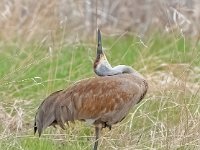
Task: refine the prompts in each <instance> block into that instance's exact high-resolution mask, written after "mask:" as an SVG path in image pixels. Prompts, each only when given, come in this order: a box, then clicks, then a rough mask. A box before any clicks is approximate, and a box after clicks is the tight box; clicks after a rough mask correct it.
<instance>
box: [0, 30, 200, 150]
mask: <svg viewBox="0 0 200 150" xmlns="http://www.w3.org/2000/svg"><path fill="white" fill-rule="evenodd" d="M95 44H96V43H95V42H91V41H86V42H80V41H78V42H77V41H76V40H74V41H72V42H71V43H69V42H65V41H62V42H60V41H58V40H57V41H49V42H43V41H39V40H38V41H37V40H36V41H32V42H28V43H23V42H19V41H13V42H8V43H0V95H1V96H0V149H2V150H18V149H19V150H68V149H91V148H92V146H93V142H94V140H93V136H94V129H93V128H92V127H90V126H88V125H87V124H85V123H81V122H76V124H70V126H69V127H67V130H66V131H63V130H61V129H60V128H56V129H55V128H53V127H51V128H48V129H47V130H45V132H44V134H43V135H42V137H41V138H38V136H37V135H36V136H34V135H33V121H34V115H35V112H36V110H37V108H38V106H39V104H40V103H41V102H42V100H43V99H44V98H45V97H47V96H48V95H49V94H50V93H52V92H53V91H56V90H59V89H63V88H67V87H68V86H69V85H70V84H72V83H73V82H75V81H78V80H81V79H84V78H88V77H92V76H94V73H93V70H92V63H93V60H94V58H95V49H96V45H95ZM103 44H104V47H105V48H106V54H107V56H108V59H109V60H110V62H111V64H113V65H117V64H126V65H130V66H132V67H133V68H135V69H136V70H138V71H139V72H140V73H141V74H143V75H144V76H145V78H146V79H147V80H148V82H149V91H148V94H147V95H146V97H145V99H144V100H143V101H142V102H141V103H140V104H138V105H137V106H135V107H134V108H133V109H132V110H131V112H130V114H129V115H128V116H127V118H126V119H125V120H124V121H123V122H121V123H119V124H117V125H115V126H114V127H113V129H112V130H111V131H108V130H107V129H106V130H103V132H102V136H101V139H100V149H120V150H121V149H124V150H125V149H126V150H128V149H142V150H143V149H170V150H171V149H178V150H185V149H196V150H198V149H200V134H199V133H200V119H199V118H200V108H199V106H200V102H199V100H200V94H199V93H200V92H199V90H200V50H199V49H200V44H199V42H198V41H194V40H192V39H187V38H185V37H184V36H183V35H182V34H178V33H177V34H176V33H174V34H171V35H169V34H161V33H155V34H152V35H150V36H149V37H148V38H146V39H140V38H139V37H137V36H133V35H132V34H129V35H126V36H121V37H120V36H114V37H106V38H104V41H103Z"/></svg>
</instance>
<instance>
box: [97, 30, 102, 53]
mask: <svg viewBox="0 0 200 150" xmlns="http://www.w3.org/2000/svg"><path fill="white" fill-rule="evenodd" d="M97 42H98V45H97V57H98V56H100V55H101V54H103V50H102V42H101V31H100V30H99V29H98V30H97Z"/></svg>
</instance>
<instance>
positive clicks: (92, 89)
mask: <svg viewBox="0 0 200 150" xmlns="http://www.w3.org/2000/svg"><path fill="white" fill-rule="evenodd" d="M99 33H100V32H99ZM99 58H101V57H99ZM97 62H98V61H95V63H97ZM99 62H101V61H99ZM120 67H121V66H120ZM94 69H95V68H94ZM103 71H104V73H103V76H101V77H99V76H97V77H93V78H89V79H84V80H82V81H79V82H77V83H75V84H74V85H71V86H70V87H69V88H67V89H65V90H60V91H57V92H54V93H52V94H51V95H50V96H48V97H47V98H46V99H45V100H44V101H43V102H42V104H41V105H40V107H39V108H38V111H37V113H36V116H35V126H34V132H35V133H36V132H37V131H38V133H39V136H40V135H41V133H42V131H43V130H44V129H45V128H47V127H48V126H51V125H53V126H54V125H56V124H58V125H59V126H60V127H61V128H63V129H65V125H64V124H65V123H68V121H72V122H73V121H74V120H80V121H87V122H89V123H91V124H93V125H94V126H95V133H96V141H95V145H94V150H96V149H97V146H98V138H99V132H100V130H101V129H102V128H105V127H108V128H110V129H111V126H112V125H113V124H116V123H118V122H120V121H122V120H123V119H124V118H125V117H126V115H127V114H128V111H129V110H130V109H131V107H132V106H134V105H135V104H137V103H139V102H140V101H141V100H142V99H143V97H144V96H145V94H146V92H147V89H148V84H147V82H146V81H145V79H144V78H143V77H142V76H141V75H140V74H139V73H137V72H136V71H135V70H131V73H125V74H124V73H121V74H119V73H117V75H112V74H110V73H109V75H111V76H104V74H106V72H105V70H104V69H103ZM117 71H118V70H117ZM97 72H98V73H100V74H101V69H99V70H98V69H97ZM111 73H112V72H111ZM101 75H102V74H101Z"/></svg>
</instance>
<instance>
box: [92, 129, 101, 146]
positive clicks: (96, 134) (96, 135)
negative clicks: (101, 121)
mask: <svg viewBox="0 0 200 150" xmlns="http://www.w3.org/2000/svg"><path fill="white" fill-rule="evenodd" d="M99 132H100V127H99V126H95V143H94V149H93V150H97V147H98V141H99Z"/></svg>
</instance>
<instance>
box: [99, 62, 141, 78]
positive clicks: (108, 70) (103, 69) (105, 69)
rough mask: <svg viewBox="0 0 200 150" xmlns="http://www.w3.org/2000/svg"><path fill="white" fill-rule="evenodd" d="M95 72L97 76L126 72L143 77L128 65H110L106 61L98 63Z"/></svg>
mask: <svg viewBox="0 0 200 150" xmlns="http://www.w3.org/2000/svg"><path fill="white" fill-rule="evenodd" d="M95 73H96V74H97V75H99V76H113V75H118V74H125V73H127V74H133V75H135V76H138V77H140V78H143V76H142V75H141V74H139V73H138V72H137V71H136V70H134V69H133V68H132V67H130V66H126V65H118V66H115V67H111V65H110V64H109V63H108V62H107V61H106V62H105V63H102V64H99V65H98V66H97V67H96V69H95Z"/></svg>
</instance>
